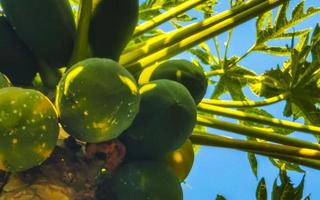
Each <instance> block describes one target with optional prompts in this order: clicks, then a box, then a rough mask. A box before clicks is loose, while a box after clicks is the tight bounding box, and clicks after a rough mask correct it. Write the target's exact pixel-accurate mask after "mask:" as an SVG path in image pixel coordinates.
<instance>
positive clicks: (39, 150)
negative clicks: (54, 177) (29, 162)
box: [33, 143, 51, 158]
mask: <svg viewBox="0 0 320 200" xmlns="http://www.w3.org/2000/svg"><path fill="white" fill-rule="evenodd" d="M45 146H46V145H43V143H42V144H41V145H37V146H36V147H35V148H33V152H35V153H36V154H38V155H40V156H41V157H43V158H49V156H50V155H51V150H49V149H46V148H45Z"/></svg>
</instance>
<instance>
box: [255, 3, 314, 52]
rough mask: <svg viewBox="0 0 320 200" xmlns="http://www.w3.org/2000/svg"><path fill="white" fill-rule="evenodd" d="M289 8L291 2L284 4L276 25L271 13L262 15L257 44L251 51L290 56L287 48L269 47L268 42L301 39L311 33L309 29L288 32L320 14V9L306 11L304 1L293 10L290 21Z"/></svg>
mask: <svg viewBox="0 0 320 200" xmlns="http://www.w3.org/2000/svg"><path fill="white" fill-rule="evenodd" d="M288 7H289V1H288V2H286V3H284V4H283V5H282V6H281V8H280V9H279V11H278V13H277V15H276V17H275V20H274V21H275V22H274V24H272V18H273V17H272V12H271V11H269V12H266V13H264V14H262V15H261V16H260V17H259V18H258V19H257V22H256V30H257V33H256V35H257V39H256V42H255V44H254V45H253V46H252V47H251V49H250V51H260V52H264V53H269V54H272V55H278V56H283V55H288V53H289V52H287V51H285V48H279V47H269V46H268V45H266V42H267V41H269V40H275V39H284V38H290V37H301V36H303V35H305V34H306V33H307V32H308V31H309V29H305V30H298V31H293V32H287V31H288V29H289V28H291V27H293V26H295V25H296V24H298V23H300V22H302V21H303V20H305V19H307V18H309V17H311V16H313V15H315V14H317V13H319V12H320V8H315V7H310V8H308V9H307V10H306V11H305V8H304V1H302V2H300V3H299V4H298V5H296V7H295V8H294V9H293V11H292V13H291V19H290V20H288V17H287V11H288Z"/></svg>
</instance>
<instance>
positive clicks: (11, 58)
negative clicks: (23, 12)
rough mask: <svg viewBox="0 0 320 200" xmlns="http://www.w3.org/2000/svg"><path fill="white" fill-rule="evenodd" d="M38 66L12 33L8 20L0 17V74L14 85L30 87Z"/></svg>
mask: <svg viewBox="0 0 320 200" xmlns="http://www.w3.org/2000/svg"><path fill="white" fill-rule="evenodd" d="M38 68H39V66H38V63H37V61H36V59H35V57H34V55H33V54H32V52H31V51H30V49H29V48H28V47H27V46H26V45H25V44H24V42H23V41H22V40H21V39H20V38H19V37H18V35H17V34H16V33H15V32H14V30H13V28H12V26H11V25H10V23H9V21H8V19H7V18H6V17H4V16H0V72H2V73H4V74H5V75H6V76H8V78H9V79H10V80H11V81H12V83H13V84H14V85H24V86H25V85H31V83H32V80H33V78H34V77H35V75H36V72H37V70H38Z"/></svg>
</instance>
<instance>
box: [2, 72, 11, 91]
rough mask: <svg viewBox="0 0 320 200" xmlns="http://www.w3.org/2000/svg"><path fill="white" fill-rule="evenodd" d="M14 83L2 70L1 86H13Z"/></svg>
mask: <svg viewBox="0 0 320 200" xmlns="http://www.w3.org/2000/svg"><path fill="white" fill-rule="evenodd" d="M11 86H12V83H11V81H10V80H9V79H8V77H7V76H6V75H4V74H2V73H1V72H0V88H4V87H11Z"/></svg>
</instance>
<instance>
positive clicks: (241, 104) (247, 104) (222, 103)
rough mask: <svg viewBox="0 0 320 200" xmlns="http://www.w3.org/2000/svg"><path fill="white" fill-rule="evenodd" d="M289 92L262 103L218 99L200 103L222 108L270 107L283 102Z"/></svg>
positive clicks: (205, 100)
mask: <svg viewBox="0 0 320 200" xmlns="http://www.w3.org/2000/svg"><path fill="white" fill-rule="evenodd" d="M289 94H290V93H289V92H285V93H282V94H280V95H277V96H274V97H270V98H267V99H264V100H262V101H251V100H246V101H225V100H219V99H203V100H202V101H201V103H203V104H208V105H212V106H222V107H235V108H239V107H258V106H267V105H271V104H274V103H277V102H280V101H282V100H285V99H287V98H288V97H289Z"/></svg>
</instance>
